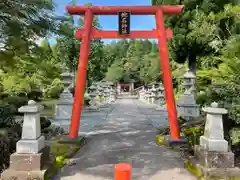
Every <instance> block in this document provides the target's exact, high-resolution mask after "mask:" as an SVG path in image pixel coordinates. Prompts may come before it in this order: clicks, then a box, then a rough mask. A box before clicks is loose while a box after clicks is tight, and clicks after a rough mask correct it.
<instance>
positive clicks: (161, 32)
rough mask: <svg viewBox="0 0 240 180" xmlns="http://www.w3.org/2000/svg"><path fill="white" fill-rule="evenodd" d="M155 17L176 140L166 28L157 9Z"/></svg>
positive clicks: (160, 12)
mask: <svg viewBox="0 0 240 180" xmlns="http://www.w3.org/2000/svg"><path fill="white" fill-rule="evenodd" d="M155 19H156V27H157V39H158V48H159V54H160V57H161V58H160V63H161V67H162V73H163V75H162V76H163V85H164V89H165V97H166V104H167V110H168V119H169V126H170V133H171V137H172V138H173V139H174V140H178V139H179V137H180V132H179V125H178V118H177V109H176V104H175V98H174V93H173V86H172V73H171V68H170V62H169V56H168V47H167V38H166V34H165V31H166V30H165V26H164V14H163V12H162V11H161V10H159V11H157V13H156V14H155Z"/></svg>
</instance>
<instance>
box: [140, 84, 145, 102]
mask: <svg viewBox="0 0 240 180" xmlns="http://www.w3.org/2000/svg"><path fill="white" fill-rule="evenodd" d="M144 97H145V88H144V87H142V89H141V90H140V91H139V100H141V101H144Z"/></svg>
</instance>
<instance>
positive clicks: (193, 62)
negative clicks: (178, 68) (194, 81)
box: [188, 54, 197, 74]
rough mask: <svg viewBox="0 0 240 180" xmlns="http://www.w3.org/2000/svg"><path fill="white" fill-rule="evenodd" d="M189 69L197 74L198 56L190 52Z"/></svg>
mask: <svg viewBox="0 0 240 180" xmlns="http://www.w3.org/2000/svg"><path fill="white" fill-rule="evenodd" d="M188 69H189V70H190V71H191V72H193V73H194V74H196V71H197V57H196V55H195V54H190V55H189V56H188Z"/></svg>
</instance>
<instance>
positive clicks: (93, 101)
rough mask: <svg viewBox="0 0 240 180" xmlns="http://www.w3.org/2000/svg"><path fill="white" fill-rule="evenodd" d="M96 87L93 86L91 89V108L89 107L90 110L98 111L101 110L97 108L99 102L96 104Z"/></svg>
mask: <svg viewBox="0 0 240 180" xmlns="http://www.w3.org/2000/svg"><path fill="white" fill-rule="evenodd" d="M96 89H97V87H96V85H94V84H93V85H91V86H90V87H89V93H88V95H89V97H90V102H89V104H90V107H89V110H98V109H99V108H98V107H97V102H96V96H97V93H96Z"/></svg>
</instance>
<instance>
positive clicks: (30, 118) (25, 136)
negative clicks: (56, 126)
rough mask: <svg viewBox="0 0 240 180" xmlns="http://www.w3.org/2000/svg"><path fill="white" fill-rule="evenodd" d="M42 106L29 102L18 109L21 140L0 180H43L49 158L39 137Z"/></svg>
mask: <svg viewBox="0 0 240 180" xmlns="http://www.w3.org/2000/svg"><path fill="white" fill-rule="evenodd" d="M42 110H43V107H42V106H38V105H37V104H36V102H35V101H33V100H30V101H29V102H28V105H26V106H23V107H21V108H19V109H18V111H19V112H21V113H24V121H23V128H22V137H21V140H19V141H18V142H17V145H16V153H13V154H12V155H11V156H10V166H9V168H8V169H7V170H5V171H4V172H3V173H2V175H1V180H10V179H11V180H12V179H21V180H25V179H26V180H28V179H41V180H43V179H44V176H45V172H46V167H45V166H44V165H45V163H46V161H47V160H48V158H49V148H48V147H47V146H45V138H44V136H41V125H40V112H41V111H42Z"/></svg>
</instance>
